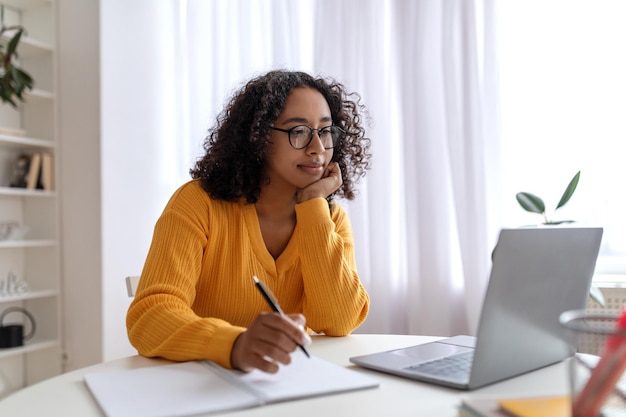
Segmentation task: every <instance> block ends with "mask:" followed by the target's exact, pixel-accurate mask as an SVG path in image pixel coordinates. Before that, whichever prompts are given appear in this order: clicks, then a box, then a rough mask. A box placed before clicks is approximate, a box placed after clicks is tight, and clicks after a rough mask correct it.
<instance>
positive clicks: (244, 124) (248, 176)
mask: <svg viewBox="0 0 626 417" xmlns="http://www.w3.org/2000/svg"><path fill="white" fill-rule="evenodd" d="M297 87H312V88H314V89H316V90H317V91H319V92H320V93H321V94H322V95H323V96H324V98H325V99H326V101H327V102H328V106H329V107H330V113H331V117H332V121H333V124H334V125H337V126H339V127H341V128H342V129H343V130H344V131H345V132H346V134H345V137H344V138H343V139H342V140H341V141H340V143H339V144H338V145H337V146H336V147H335V148H334V152H333V158H332V161H334V162H337V163H338V164H339V167H340V168H341V173H342V179H343V184H342V186H341V187H340V188H339V189H338V190H337V191H335V192H334V193H333V194H331V195H330V196H328V197H327V200H328V202H329V203H330V202H331V201H332V199H333V196H334V195H337V196H339V197H343V198H346V199H348V200H352V199H354V197H355V189H354V186H355V183H356V182H357V181H358V180H359V179H360V178H361V177H362V176H364V175H365V173H366V171H367V170H368V169H369V168H370V159H371V154H370V153H369V147H370V139H369V138H366V137H365V136H364V135H365V129H364V127H363V122H364V120H363V118H364V115H366V110H365V106H364V105H362V104H361V97H360V95H359V94H357V93H348V92H346V90H345V88H344V86H343V85H342V84H340V83H338V82H336V81H334V80H332V79H326V78H322V77H319V78H314V77H312V76H311V75H309V74H306V73H304V72H297V71H285V70H275V71H270V72H268V73H267V74H265V75H261V76H259V77H257V78H254V79H252V80H250V81H248V82H247V83H246V84H245V85H244V86H243V88H241V89H240V90H239V91H238V92H236V93H235V94H234V95H233V96H232V97H231V99H230V101H229V102H228V105H227V106H226V108H225V109H224V110H223V111H222V112H221V113H220V114H219V116H218V117H217V124H216V125H215V126H214V127H213V128H212V129H210V130H209V134H208V136H207V138H206V139H205V142H204V149H205V151H206V152H205V154H204V156H203V157H202V158H201V159H199V160H198V161H197V162H196V165H195V167H194V168H192V169H191V170H190V174H191V176H192V178H197V179H200V182H201V185H202V188H203V189H204V190H205V191H206V192H207V193H208V194H209V195H210V196H211V197H212V198H215V199H219V200H225V201H238V200H240V199H241V198H242V197H244V198H245V199H246V201H247V203H255V202H256V201H257V200H258V198H259V195H260V192H261V185H262V181H263V178H264V175H263V161H264V160H265V155H266V152H267V144H268V141H269V135H270V127H271V126H272V125H273V123H274V121H275V120H276V119H277V118H278V116H279V114H280V113H281V112H282V111H283V109H284V107H285V102H286V100H287V96H288V95H289V93H290V92H291V90H293V89H294V88H297Z"/></svg>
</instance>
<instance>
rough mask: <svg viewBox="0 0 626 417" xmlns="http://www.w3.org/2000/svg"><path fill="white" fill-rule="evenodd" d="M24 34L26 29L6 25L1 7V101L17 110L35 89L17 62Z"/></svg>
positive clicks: (30, 79) (27, 74)
mask: <svg viewBox="0 0 626 417" xmlns="http://www.w3.org/2000/svg"><path fill="white" fill-rule="evenodd" d="M23 33H24V28H23V27H21V26H19V25H15V26H6V25H5V23H4V6H0V100H1V101H2V102H4V103H8V104H10V105H11V106H12V107H13V108H17V102H18V101H24V93H25V92H26V91H28V90H31V89H32V88H33V78H32V77H31V76H30V74H29V73H27V72H26V71H25V70H23V69H22V68H20V67H19V66H18V64H17V61H16V59H17V58H18V54H17V46H18V45H19V43H20V39H21V37H22V34H23ZM11 34H12V36H11Z"/></svg>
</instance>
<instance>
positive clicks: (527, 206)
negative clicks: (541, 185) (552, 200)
mask: <svg viewBox="0 0 626 417" xmlns="http://www.w3.org/2000/svg"><path fill="white" fill-rule="evenodd" d="M579 179H580V171H578V172H577V173H576V175H574V178H572V179H571V181H570V182H569V184H568V186H567V188H566V189H565V192H564V193H563V195H562V196H561V200H559V204H557V205H556V208H555V209H554V211H556V210H558V209H559V208H561V207H563V206H564V205H565V204H566V203H567V202H568V201H569V200H570V198H572V195H573V194H574V191H576V187H577V186H578V180H579ZM515 198H517V202H518V203H519V204H520V206H522V208H523V209H524V210H526V211H530V212H531V213H539V214H541V215H542V216H543V224H561V223H573V222H574V220H548V215H547V214H546V205H545V204H544V202H543V200H542V199H541V198H539V197H537V196H536V195H534V194H531V193H526V192H522V193H517V194H516V195H515Z"/></svg>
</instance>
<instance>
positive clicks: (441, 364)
mask: <svg viewBox="0 0 626 417" xmlns="http://www.w3.org/2000/svg"><path fill="white" fill-rule="evenodd" d="M473 358H474V351H473V350H472V351H468V352H464V353H459V354H458V355H453V356H447V357H445V358H441V359H435V360H433V361H429V362H424V363H420V364H417V365H411V366H409V367H407V368H406V369H407V370H411V371H414V372H419V373H421V374H428V375H434V376H437V377H439V378H444V379H451V380H468V379H469V374H470V369H471V368H472V359H473Z"/></svg>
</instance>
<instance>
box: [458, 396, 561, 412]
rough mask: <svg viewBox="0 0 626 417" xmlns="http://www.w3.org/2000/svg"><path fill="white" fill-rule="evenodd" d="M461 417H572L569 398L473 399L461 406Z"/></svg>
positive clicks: (464, 399)
mask: <svg viewBox="0 0 626 417" xmlns="http://www.w3.org/2000/svg"><path fill="white" fill-rule="evenodd" d="M458 414H459V417H570V415H571V403H570V397H569V396H565V395H563V396H561V395H556V396H545V397H543V396H542V397H539V396H538V397H517V398H516V397H511V398H503V397H498V398H494V397H479V396H476V397H472V396H467V397H465V398H463V400H462V401H461V405H460V406H459V413H458Z"/></svg>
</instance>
